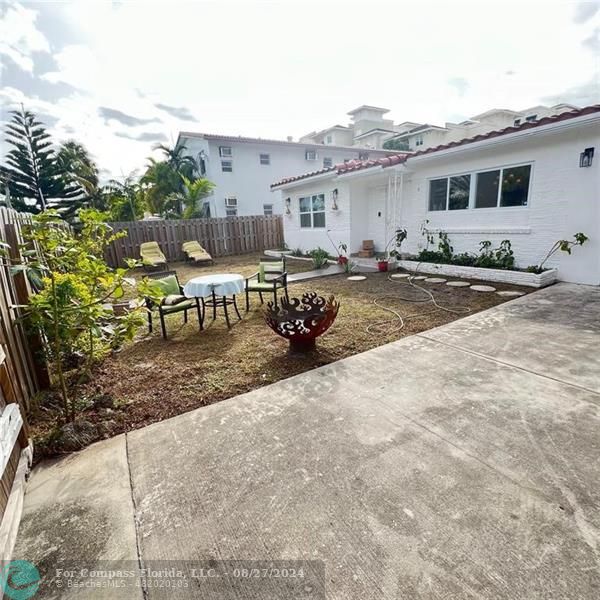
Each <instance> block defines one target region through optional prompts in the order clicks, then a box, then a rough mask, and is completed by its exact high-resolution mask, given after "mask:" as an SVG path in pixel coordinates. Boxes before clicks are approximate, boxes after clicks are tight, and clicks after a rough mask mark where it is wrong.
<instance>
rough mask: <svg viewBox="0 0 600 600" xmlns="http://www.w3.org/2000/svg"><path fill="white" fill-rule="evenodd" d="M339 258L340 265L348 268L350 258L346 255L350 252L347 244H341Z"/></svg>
mask: <svg viewBox="0 0 600 600" xmlns="http://www.w3.org/2000/svg"><path fill="white" fill-rule="evenodd" d="M337 249H338V257H337V262H338V265H343V266H346V265H347V264H348V257H347V256H346V253H347V252H348V246H347V245H346V244H340V245H339V246H338V247H337Z"/></svg>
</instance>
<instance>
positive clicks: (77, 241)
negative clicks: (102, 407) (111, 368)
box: [12, 209, 155, 421]
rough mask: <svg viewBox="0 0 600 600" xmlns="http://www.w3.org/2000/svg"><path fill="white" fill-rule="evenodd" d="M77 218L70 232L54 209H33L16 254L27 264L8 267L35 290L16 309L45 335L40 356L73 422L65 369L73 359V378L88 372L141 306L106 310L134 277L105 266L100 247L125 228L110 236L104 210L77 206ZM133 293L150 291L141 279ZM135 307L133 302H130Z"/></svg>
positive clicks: (138, 316) (131, 326) (130, 329)
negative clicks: (34, 212) (78, 224)
mask: <svg viewBox="0 0 600 600" xmlns="http://www.w3.org/2000/svg"><path fill="white" fill-rule="evenodd" d="M79 219H80V221H81V230H80V231H79V233H77V234H76V233H75V232H74V231H73V230H72V229H71V228H70V227H68V226H66V224H65V223H64V221H63V220H62V219H61V218H60V216H59V215H58V213H57V212H56V211H52V210H48V211H46V212H44V213H42V214H40V215H37V216H36V217H35V218H34V221H33V223H32V224H31V225H29V226H27V227H25V228H24V231H23V233H24V238H25V241H26V243H25V244H24V245H23V246H22V248H21V254H22V255H23V256H26V257H27V260H28V262H27V264H19V265H14V266H13V267H12V270H13V272H19V271H21V272H25V273H26V274H27V276H28V277H29V279H30V281H32V282H34V283H35V287H36V288H37V293H35V294H33V295H32V296H31V298H30V301H29V304H28V305H26V306H24V307H21V308H23V309H24V318H25V319H27V321H28V322H29V324H30V325H31V326H33V327H35V328H36V329H37V330H38V332H39V333H40V335H41V338H42V339H43V340H44V347H43V350H44V356H45V358H46V360H47V362H48V364H49V366H50V368H51V371H52V372H53V373H52V374H53V379H54V381H55V383H56V384H57V386H58V389H59V392H60V395H61V398H62V408H63V417H64V420H65V421H74V420H75V416H76V412H77V404H76V402H75V400H74V399H73V398H72V397H71V396H70V395H69V391H68V385H67V383H68V381H67V372H69V371H73V369H72V367H73V365H76V368H75V372H74V373H70V376H71V377H73V378H74V379H78V378H79V377H80V376H81V375H82V374H84V373H86V372H89V370H90V368H91V366H92V364H93V362H94V360H96V359H97V358H98V357H100V356H102V355H103V354H104V353H105V352H107V351H108V350H110V348H112V347H114V346H115V344H117V343H119V342H121V341H122V340H124V339H131V338H132V337H133V335H134V333H135V331H136V329H137V327H138V326H139V325H140V324H141V323H142V322H143V312H142V311H143V309H141V308H134V309H133V310H131V311H125V312H124V314H121V315H117V314H115V312H114V310H113V308H112V302H114V301H118V300H119V299H121V298H123V297H124V295H125V288H126V287H127V286H133V283H134V282H133V280H130V279H128V278H127V276H126V275H127V272H128V269H111V268H110V267H108V266H107V265H106V263H105V262H104V259H103V255H104V250H105V248H106V247H107V246H108V245H109V244H110V243H111V242H112V241H113V240H115V239H118V238H120V237H122V236H123V232H121V233H117V234H114V233H113V232H112V229H111V228H110V227H109V226H108V225H107V224H106V223H105V222H104V215H103V214H102V213H100V212H98V211H96V210H93V209H85V210H81V211H80V212H79ZM125 235H126V234H125ZM32 246H35V248H36V250H35V251H34V250H32V249H31V248H32ZM133 266H135V261H130V263H129V264H128V267H133ZM138 292H139V293H140V294H143V295H146V294H148V293H150V294H151V295H155V293H154V292H151V291H150V290H147V289H146V284H144V283H142V284H140V286H139V288H138ZM140 300H141V299H140ZM141 305H142V304H141V301H139V300H138V303H137V304H136V306H141ZM77 357H83V359H82V360H78V358H77Z"/></svg>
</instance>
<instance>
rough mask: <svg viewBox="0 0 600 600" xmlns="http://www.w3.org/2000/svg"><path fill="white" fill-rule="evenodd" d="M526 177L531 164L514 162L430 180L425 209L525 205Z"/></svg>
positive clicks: (529, 172) (527, 180) (529, 175)
mask: <svg viewBox="0 0 600 600" xmlns="http://www.w3.org/2000/svg"><path fill="white" fill-rule="evenodd" d="M530 178H531V165H518V166H514V167H503V168H500V169H492V170H489V171H480V172H477V173H469V174H464V175H452V176H450V177H440V178H438V179H431V180H430V181H429V210H430V211H440V210H464V209H467V208H469V207H473V208H496V207H510V206H513V207H514V206H527V201H528V196H529V181H530ZM472 198H473V201H472V200H471V199H472Z"/></svg>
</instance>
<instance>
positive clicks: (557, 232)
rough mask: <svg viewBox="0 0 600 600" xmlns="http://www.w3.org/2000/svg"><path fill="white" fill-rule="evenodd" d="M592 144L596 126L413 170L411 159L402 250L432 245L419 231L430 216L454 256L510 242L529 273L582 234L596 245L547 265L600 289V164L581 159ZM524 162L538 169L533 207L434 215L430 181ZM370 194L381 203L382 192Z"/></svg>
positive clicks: (596, 142) (400, 216)
mask: <svg viewBox="0 0 600 600" xmlns="http://www.w3.org/2000/svg"><path fill="white" fill-rule="evenodd" d="M591 146H594V147H596V148H599V147H600V127H598V126H597V125H594V126H593V127H589V128H587V129H579V130H572V131H569V132H563V133H554V134H553V135H551V136H544V137H539V138H532V139H531V140H530V141H524V140H520V141H515V142H514V143H512V144H510V145H508V144H507V145H505V146H502V149H500V148H488V149H487V150H482V149H479V150H475V151H471V152H464V153H461V155H460V157H459V156H456V158H451V157H450V156H438V157H434V156H433V155H432V157H431V160H427V161H421V162H417V161H416V160H415V161H413V163H412V165H411V164H410V162H411V161H409V164H408V167H409V169H411V170H413V172H412V173H408V174H405V175H404V188H403V200H402V202H400V203H399V205H398V208H397V212H396V222H397V224H398V226H402V227H406V228H407V230H408V232H409V235H408V238H407V240H406V241H405V243H404V245H403V250H404V251H407V252H411V253H416V252H418V251H419V250H421V249H422V248H423V247H424V246H425V239H424V237H422V236H421V235H420V234H419V229H420V226H421V224H422V223H423V222H424V221H425V220H426V219H428V220H429V223H428V225H427V226H428V227H429V228H430V229H442V230H444V231H446V232H447V233H448V235H449V238H450V243H451V244H452V246H453V247H454V252H455V253H460V252H477V251H478V247H479V242H480V241H482V240H490V241H492V243H493V244H494V246H497V245H498V244H499V243H500V242H501V241H502V240H504V239H509V240H510V241H511V243H512V247H513V250H514V252H515V259H516V263H517V265H518V266H519V267H521V268H525V267H527V266H529V265H535V264H538V263H539V262H540V261H541V260H542V259H543V258H544V256H545V254H546V253H547V252H548V250H549V249H550V247H551V246H552V244H554V242H555V241H557V240H558V239H571V238H572V236H573V234H574V233H577V232H580V231H581V232H583V233H585V234H586V235H587V236H588V237H589V238H590V240H589V241H588V242H587V243H586V244H585V245H584V246H582V247H577V248H575V249H574V250H573V254H572V255H570V256H569V255H566V254H564V253H562V252H559V253H558V254H556V255H555V257H554V258H553V259H551V260H550V261H549V262H548V263H547V265H548V266H549V267H557V268H558V269H559V278H560V279H562V280H565V281H574V282H580V283H589V284H594V285H597V284H599V283H600V208H599V206H600V175H599V173H600V169H599V165H598V162H596V161H594V163H593V165H592V167H590V168H580V167H579V154H580V153H581V152H582V151H583V150H584V148H587V147H591ZM519 164H531V165H532V171H531V180H530V188H529V197H528V205H527V206H520V207H499V208H469V209H466V210H454V211H429V210H428V202H429V180H430V179H436V178H439V177H444V176H446V175H458V174H466V173H472V172H474V171H480V170H492V169H494V168H497V167H502V166H510V165H519ZM371 193H372V197H373V198H374V199H375V198H376V197H377V194H376V191H375V190H373V191H372V192H371ZM473 200H474V199H473V197H471V203H473ZM436 237H437V236H436Z"/></svg>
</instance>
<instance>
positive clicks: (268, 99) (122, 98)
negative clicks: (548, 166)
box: [26, 0, 600, 174]
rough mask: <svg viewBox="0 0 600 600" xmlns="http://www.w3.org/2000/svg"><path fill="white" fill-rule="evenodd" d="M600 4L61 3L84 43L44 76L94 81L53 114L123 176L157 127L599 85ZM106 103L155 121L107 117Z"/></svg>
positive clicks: (219, 124) (317, 123) (268, 122)
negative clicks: (599, 31)
mask: <svg viewBox="0 0 600 600" xmlns="http://www.w3.org/2000/svg"><path fill="white" fill-rule="evenodd" d="M592 8H594V7H591V8H590V6H588V5H587V4H586V5H585V6H584V7H583V8H579V9H578V11H579V12H578V13H577V14H575V13H574V6H573V4H567V3H553V4H552V5H551V7H548V5H546V4H543V3H528V2H523V3H520V4H519V5H518V11H517V13H515V10H514V9H513V7H512V5H511V4H510V3H509V4H507V3H506V2H502V3H493V2H485V3H465V4H461V3H447V4H446V3H435V4H429V3H428V4H422V3H404V2H393V3H392V2H382V1H378V0H372V1H371V3H369V4H368V7H367V5H365V4H364V2H362V1H361V2H358V1H352V0H347V1H345V2H336V1H328V2H318V3H317V2H315V1H312V0H303V1H299V0H298V1H297V0H288V1H280V2H266V1H259V0H245V1H244V2H193V3H191V2H185V3H178V2H171V3H168V4H167V3H138V2H125V3H120V4H116V3H109V2H94V1H86V2H70V3H69V2H67V3H60V4H58V3H57V4H56V8H55V9H54V10H55V11H56V14H57V15H60V17H61V18H62V20H63V21H64V22H66V23H67V25H68V26H69V28H70V29H74V28H76V29H77V32H78V36H79V37H80V38H81V40H83V41H82V42H81V43H79V44H78V45H68V46H65V47H62V48H58V49H57V50H58V51H57V52H56V53H55V54H54V59H55V62H56V64H57V65H58V68H57V69H53V70H52V71H50V72H47V73H46V74H44V75H43V78H44V79H45V81H47V82H54V83H56V82H61V83H68V84H70V85H71V86H73V87H75V88H76V89H77V90H80V91H79V92H78V93H76V94H73V95H72V96H71V97H68V98H63V99H62V100H60V101H58V102H56V103H55V104H54V105H52V106H50V107H46V114H53V115H54V116H56V117H57V118H58V119H59V122H58V124H57V125H56V128H55V130H56V134H57V135H62V136H69V135H73V134H72V133H70V131H71V128H72V129H74V130H75V132H76V133H75V136H76V137H77V138H79V139H81V140H82V141H83V142H85V143H86V144H87V145H88V146H89V147H90V149H91V150H92V151H93V152H94V154H95V155H96V156H97V157H98V160H99V162H100V163H101V165H102V166H104V167H106V168H108V169H110V170H111V171H112V172H114V173H117V174H118V173H120V172H121V171H123V172H128V171H130V170H132V169H134V168H136V167H137V168H140V167H141V166H143V164H144V163H145V158H146V157H147V156H148V155H149V154H150V152H151V147H150V144H148V143H142V142H141V141H136V140H135V139H131V138H138V140H139V139H140V138H141V139H145V138H147V137H148V135H147V134H149V133H152V134H157V135H158V134H163V135H165V136H166V137H167V138H168V139H169V140H170V141H175V139H176V136H177V133H178V131H179V130H181V129H185V130H197V131H210V132H217V133H228V134H236V135H237V134H241V135H250V136H262V137H275V138H285V136H286V135H294V136H296V137H297V136H300V135H302V134H304V133H306V132H307V131H311V130H315V129H320V128H323V127H326V126H329V125H331V124H332V123H337V122H340V121H341V122H342V123H343V122H345V121H346V120H347V117H346V114H345V113H346V112H347V111H348V110H349V109H351V108H354V107H355V106H357V105H359V104H364V103H367V104H375V105H380V106H387V107H388V108H390V109H391V113H390V117H392V118H394V119H395V120H396V121H403V120H416V121H422V122H430V123H444V122H445V121H446V120H449V119H452V118H453V117H452V116H453V115H464V116H465V117H466V116H470V115H474V114H478V113H481V112H484V111H485V110H488V109H490V108H492V107H506V108H513V109H520V108H524V107H527V106H534V105H536V104H539V103H540V101H541V99H542V98H545V97H556V98H561V97H566V95H568V94H571V97H572V96H573V93H574V92H573V90H575V91H577V97H581V98H589V97H593V96H594V81H596V82H597V81H598V78H599V68H600V61H598V53H597V52H594V48H595V40H596V38H593V37H591V36H592V35H593V34H594V31H595V28H596V27H598V26H599V23H598V18H600V12H598V11H596V10H595V9H594V10H592ZM30 12H31V11H30ZM515 14H518V18H515ZM30 22H33V23H35V19H34V20H33V21H31V19H30ZM38 25H39V24H38ZM26 37H27V36H26ZM53 39H54V38H53ZM585 40H587V42H584V41H585ZM584 43H585V45H584ZM590 80H591V82H592V83H591V84H590V83H589V82H590ZM584 84H586V87H585V90H584V92H585V93H582V92H581V89H582V86H583V85H584ZM137 90H140V91H141V92H142V94H140V93H138V91H137ZM561 94H562V96H561ZM590 94H591V95H590ZM596 101H600V98H598V99H597V100H596ZM161 105H163V106H165V105H166V106H169V107H178V110H183V112H180V113H179V114H181V115H185V114H186V111H187V112H189V113H191V114H193V115H194V116H195V117H197V118H198V123H197V124H194V123H193V122H190V121H184V120H181V119H179V118H177V115H178V112H177V111H171V112H168V111H164V110H161V109H160V108H159V107H160V106H161ZM101 106H103V107H108V108H110V109H114V110H117V111H120V112H122V113H125V114H126V115H132V116H134V117H135V118H136V119H138V120H140V121H146V122H147V125H143V124H142V125H136V126H135V127H129V128H128V127H126V126H125V124H124V123H123V122H121V123H119V122H118V121H116V120H110V121H109V122H106V121H105V119H103V118H101V116H100V115H99V114H98V108H99V107H101ZM50 111H53V112H52V113H50ZM153 119H160V123H157V122H155V121H153ZM117 134H119V135H117ZM124 136H125V137H124Z"/></svg>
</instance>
